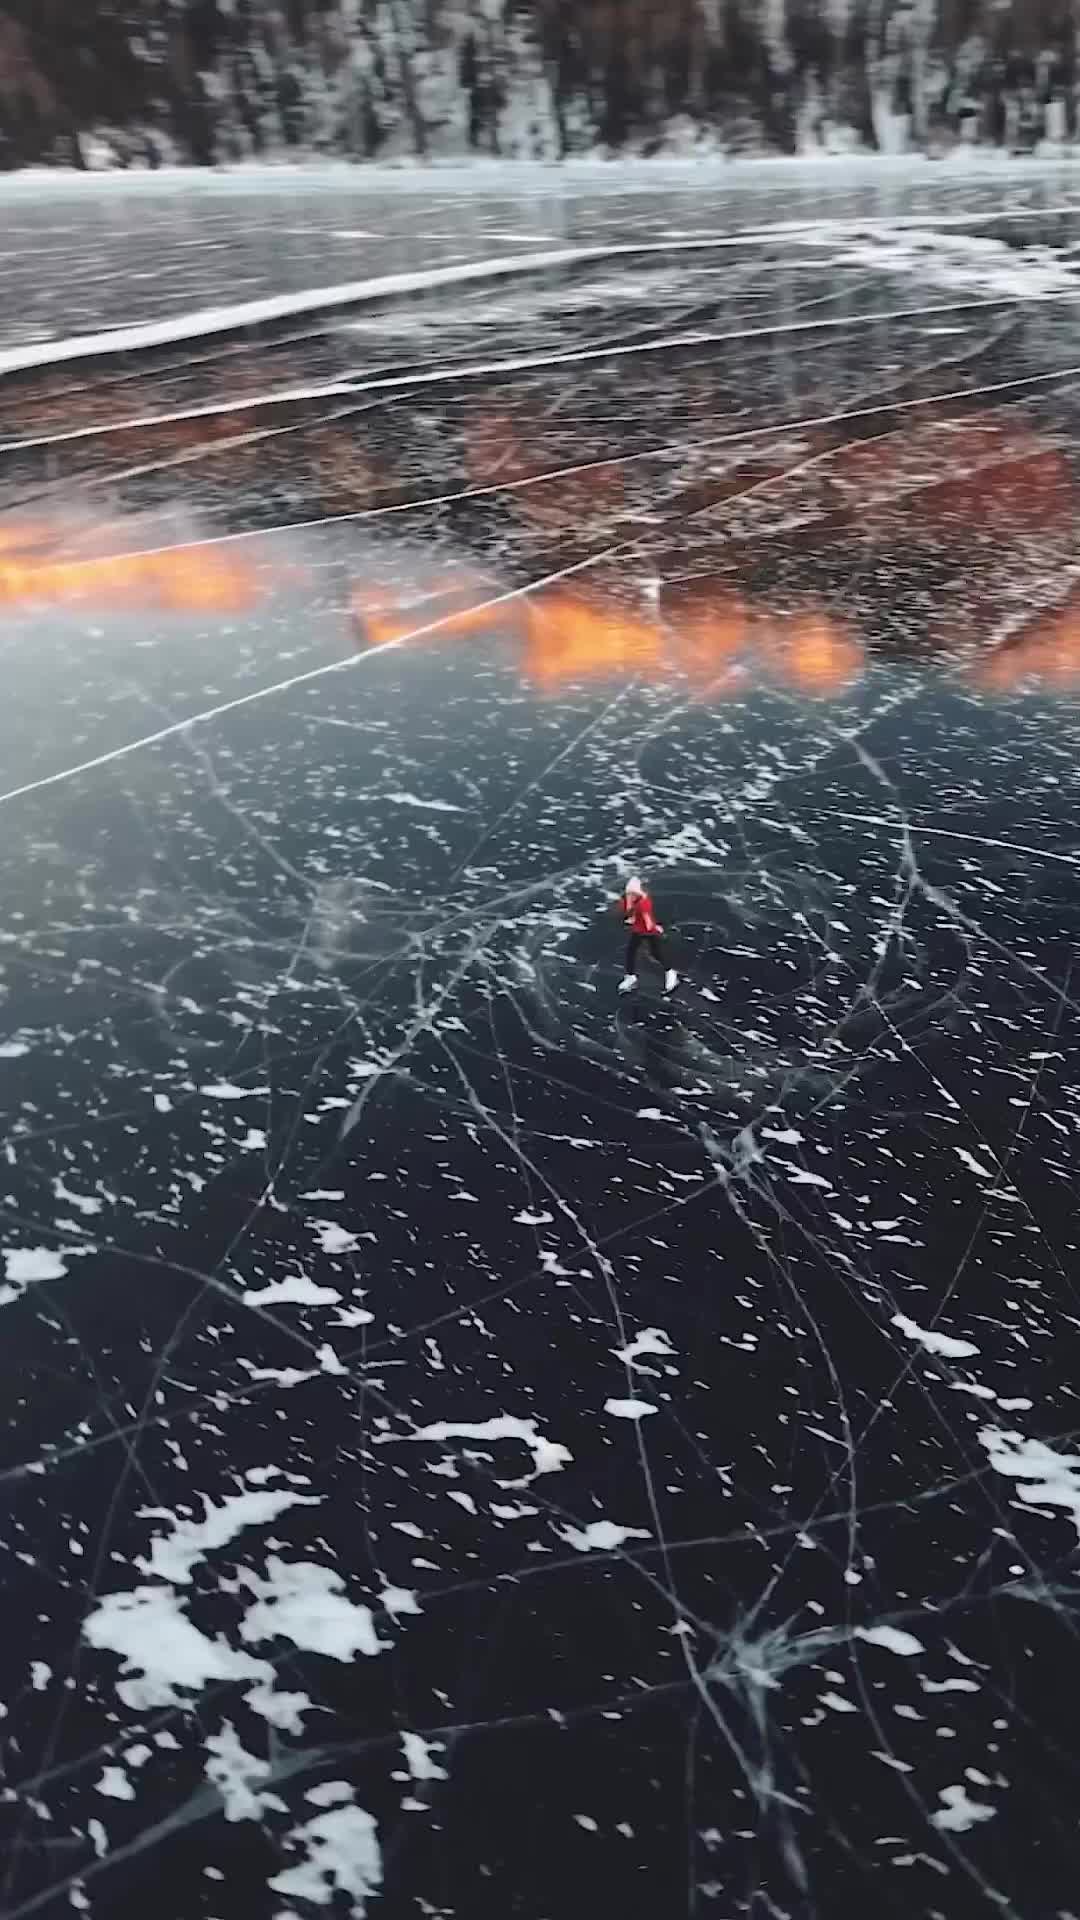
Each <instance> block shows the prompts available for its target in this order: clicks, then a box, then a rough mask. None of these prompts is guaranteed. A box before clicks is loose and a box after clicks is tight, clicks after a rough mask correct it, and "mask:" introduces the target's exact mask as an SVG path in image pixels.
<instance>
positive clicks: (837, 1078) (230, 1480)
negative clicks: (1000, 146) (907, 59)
mask: <svg viewBox="0 0 1080 1920" xmlns="http://www.w3.org/2000/svg"><path fill="white" fill-rule="evenodd" d="M510 178H511V181H512V184H513V186H514V188H515V191H514V194H513V197H511V196H510V195H509V194H508V193H507V192H506V191H505V190H504V189H500V192H499V193H496V192H494V191H493V190H492V188H491V185H490V184H489V182H490V176H484V175H479V176H478V177H477V178H475V179H474V180H473V181H471V182H470V183H469V184H468V185H466V184H465V183H464V182H463V181H462V180H461V179H460V178H459V177H457V176H449V177H443V176H441V175H439V174H435V175H433V176H432V177H431V179H430V181H421V180H420V179H419V177H418V176H415V175H403V176H400V178H399V179H398V180H397V181H395V183H394V184H393V185H389V184H386V183H385V182H381V181H379V180H378V179H376V180H374V181H372V180H368V179H366V178H365V177H364V176H359V177H358V178H356V177H352V176H350V177H349V178H348V179H347V180H346V181H343V180H342V178H341V177H340V176H335V177H334V178H332V179H318V178H316V179H304V180H300V181H295V180H292V179H289V180H288V182H287V183H283V182H282V181H280V180H279V179H277V178H271V179H270V180H268V181H265V182H264V181H254V180H252V179H250V178H243V177H242V178H239V179H235V178H234V179H229V178H225V179H220V178H214V179H209V180H206V181H200V182H199V184H198V187H197V188H196V189H195V190H194V191H192V190H191V187H190V183H187V184H185V183H183V182H180V181H175V180H156V179H152V178H146V179H140V180H138V181H129V180H123V181H119V180H108V181H104V182H96V181H86V180H78V181H74V182H71V183H63V182H47V183H44V184H42V183H41V182H33V181H15V182H14V183H12V186H11V189H10V191H9V190H8V188H7V186H6V185H5V194H6V195H7V196H8V213H9V219H8V222H7V223H6V225H5V240H4V244H5V246H6V247H7V248H8V249H9V258H8V260H6V261H5V279H4V285H5V292H6V294H7V298H6V300H5V303H4V309H3V314H2V323H3V324H2V330H0V331H2V338H3V344H4V345H5V347H6V348H7V349H8V350H9V351H15V350H16V349H20V348H30V347H32V346H36V347H37V348H39V349H41V352H40V355H39V357H40V359H41V362H42V364H40V365H39V366H37V367H36V368H31V369H27V370H24V371H22V372H19V373H17V374H11V373H9V374H8V376H7V378H6V379H5V380H4V381H3V382H2V383H0V409H2V417H0V435H2V443H3V444H2V451H3V467H2V470H0V512H2V515H3V519H2V522H0V659H2V661H3V664H4V668H5V677H4V686H5V699H4V702H3V704H2V705H0V814H2V820H0V824H2V826H3V828H4V829H5V830H4V832H3V834H2V836H0V871H2V876H3V896H4V902H5V911H4V916H3V920H2V922H0V1088H2V1106H3V1123H4V1132H3V1148H4V1161H3V1172H4V1180H3V1189H2V1191H3V1199H2V1206H3V1234H2V1239H0V1327H2V1329H3V1332H4V1334H5V1336H6V1338H5V1343H4V1356H5V1360H4V1377H5V1378H6V1379H7V1381H8V1386H7V1390H6V1392H5V1395H4V1402H3V1404H4V1407H5V1409H6V1417H5V1422H4V1425H3V1429H2V1431H3V1435H4V1441H3V1446H4V1457H3V1461H2V1463H0V1472H2V1474H3V1488H4V1500H5V1513H4V1522H3V1526H2V1527H0V1547H2V1549H3V1555H4V1559H3V1571H4V1576H5V1597H6V1602H7V1619H8V1622H9V1630H8V1632H7V1634H6V1635H5V1637H4V1642H3V1645H2V1647H0V1707H2V1708H3V1717H2V1718H0V1753H2V1755H3V1762H4V1772H3V1781H4V1793H3V1797H2V1804H0V1832H2V1835H3V1845H2V1846H0V1860H2V1865H0V1875H2V1881H3V1892H2V1895H0V1912H2V1913H4V1914H5V1915H6V1916H22V1915H30V1914H48V1915H50V1916H52V1915H54V1914H55V1915H57V1916H59V1915H61V1914H67V1913H69V1912H71V1911H72V1910H73V1909H74V1910H75V1911H78V1912H89V1913H91V1914H99V1915H101V1916H103V1917H104V1916H105V1915H108V1916H109V1920H121V1917H122V1920H128V1916H131V1917H132V1920H134V1916H136V1915H142V1914H144V1913H145V1911H146V1907H147V1902H148V1900H149V1901H152V1902H153V1905H154V1909H155V1912H156V1913H157V1914H159V1915H160V1917H161V1920H193V1917H194V1916H206V1917H207V1920H226V1916H229V1917H230V1920H231V1916H234V1915H236V1914H239V1913H241V1912H242V1913H244V1914H252V1915H257V1916H262V1915H266V1916H268V1920H270V1917H273V1920H292V1917H293V1916H300V1920H306V1916H308V1915H310V1914H313V1913H315V1912H317V1911H318V1910H319V1909H320V1908H323V1909H325V1908H330V1910H332V1911H341V1912H351V1913H353V1914H356V1915H364V1914H365V1913H366V1914H369V1915H370V1916H371V1920H380V1916H383V1915H385V1916H387V1917H388V1920H399V1916H401V1920H404V1917H405V1916H409V1917H410V1920H411V1917H412V1916H414V1915H416V1916H419V1915H445V1916H450V1915H454V1916H461V1920H506V1916H508V1915H511V1914H512V1915H515V1916H521V1920H553V1917H554V1916H559V1920H563V1917H564V1916H565V1917H567V1920H569V1917H571V1916H572V1917H573V1920H577V1916H579V1915H580V1916H582V1920H584V1917H585V1916H587V1915H592V1914H593V1913H594V1912H595V1911H596V1908H597V1906H598V1904H600V1903H602V1904H603V1906H604V1908H605V1909H607V1908H610V1909H611V1911H612V1912H619V1913H622V1914H625V1915H627V1916H637V1915H641V1916H643V1917H644V1916H646V1915H648V1916H650V1920H652V1916H659V1915H663V1916H671V1917H672V1920H675V1916H680V1917H681V1916H684V1915H685V1916H687V1920H690V1917H691V1916H693V1917H694V1920H700V1917H701V1916H704V1915H710V1914H716V1915H717V1916H718V1920H729V1916H735V1915H747V1916H754V1920H758V1916H763V1915H766V1914H768V1915H775V1916H791V1920H808V1917H809V1916H811V1915H815V1916H816V1915H820V1916H822V1920H837V1916H840V1915H842V1914H847V1913H849V1912H850V1913H857V1912H860V1911H862V1910H863V1909H864V1908H865V1907H867V1906H869V1904H870V1903H871V1902H872V1903H873V1907H874V1911H875V1912H881V1913H882V1914H887V1915H890V1916H896V1917H897V1920H901V1916H902V1917H903V1920H911V1917H912V1916H915V1915H926V1916H928V1920H929V1917H930V1916H937V1915H944V1916H947V1917H948V1920H964V1917H966V1916H967V1915H969V1914H970V1915H972V1916H975V1915H984V1914H988V1913H996V1914H998V1915H1000V1914H1009V1915H1014V1916H1023V1920H1029V1917H1030V1920H1034V1916H1036V1915H1037V1916H1039V1920H1042V1916H1044V1915H1045V1916H1050V1915H1058V1916H1066V1915H1068V1914H1069V1913H1070V1911H1071V1907H1072V1905H1074V1904H1075V1893H1074V1888H1075V1882H1076V1873H1077V1867H1078V1858H1077V1851H1078V1850H1077V1843H1076V1839H1075V1831H1074V1830H1075V1817H1074V1802H1075V1792H1074V1784H1075V1772H1076V1767H1077V1762H1078V1759H1080V1743H1078V1741H1077V1737H1076V1733H1075V1727H1074V1721H1075V1714H1074V1712H1073V1702H1072V1693H1071V1689H1070V1687H1069V1685H1068V1675H1069V1674H1070V1672H1071V1661H1072V1652H1073V1642H1074V1629H1075V1622H1076V1601H1077V1587H1076V1579H1075V1563H1076V1550H1077V1540H1078V1533H1080V1451H1078V1450H1077V1447H1076V1438H1075V1433H1076V1427H1077V1412H1076V1408H1077V1398H1076V1387H1075V1383H1074V1378H1073V1375H1074V1371H1075V1370H1074V1368H1073V1367H1072V1366H1071V1364H1070V1359H1071V1355H1072V1352H1073V1349H1074V1345H1075V1338H1076V1329H1077V1325H1078V1324H1080V1302H1078V1299H1077V1288H1076V1278H1075V1274H1076V1246H1077V1243H1076V1240H1075V1239H1074V1238H1073V1236H1074V1234H1075V1233H1076V1231H1077V1218H1076V1215H1077V1202H1076V1194H1077V1190H1078V1173H1080V1165H1078V1149H1077V1137H1078V1133H1080V1056H1078V1051H1077V1045H1078V1035H1077V1018H1076V1016H1077V981H1076V977H1075V958H1076V947H1077V939H1078V936H1080V889H1078V885H1077V881H1078V867H1080V833H1078V831H1077V811H1078V804H1080V599H1078V593H1080V569H1078V564H1077V554H1078V552H1080V490H1078V477H1080V476H1078V469H1077V461H1078V452H1080V412H1078V405H1077V395H1076V384H1077V374H1078V369H1080V328H1078V321H1077V302H1076V295H1077V286H1078V284H1080V282H1078V281H1077V279H1076V276H1075V272H1074V261H1075V259H1076V257H1077V247H1078V245H1080V213H1078V211H1077V210H1076V206H1075V202H1076V195H1077V189H1074V187H1073V185H1072V180H1073V175H1072V172H1071V170H1070V169H1069V168H1068V167H1066V166H1064V165H1063V166H1053V167H1050V166H1038V167H1033V166H1031V165H1030V164H1027V163H1025V164H1023V165H1017V166H1015V167H1010V166H1005V165H1002V164H1000V163H996V164H995V165H992V166H991V165H985V166H983V165H977V166H972V167H971V168H969V169H967V170H964V169H961V168H955V169H954V168H953V167H952V166H949V167H947V168H943V169H941V170H939V171H935V170H934V169H933V168H931V167H930V166H926V165H924V166H922V167H919V168H913V167H904V168H902V167H899V166H894V165H892V164H890V163H888V162H884V163H881V165H880V167H879V169H878V171H877V172H876V173H874V172H872V171H871V170H868V169H865V168H864V169H854V170H852V169H848V168H841V167H837V168H835V169H833V168H826V167H822V168H819V169H816V170H808V171H807V172H806V173H805V174H799V173H797V172H793V171H792V170H790V169H784V168H781V167H770V166H763V167H756V168H749V169H746V170H745V171H743V170H740V172H739V175H738V177H737V178H731V177H729V175H728V174H727V173H725V172H724V171H723V170H721V169H719V168H717V169H715V170H707V171H706V172H704V173H703V174H702V175H701V176H700V177H697V176H685V175H683V176H680V175H678V174H677V173H676V172H674V171H672V170H667V169H664V170H658V171H657V172H656V173H655V174H648V175H646V174H645V172H644V171H643V170H637V171H634V170H626V176H625V178H622V177H620V171H619V170H618V169H615V168H612V169H610V170H607V171H605V172H603V173H602V174H601V171H600V170H599V169H592V170H589V169H584V168H581V169H578V170H577V171H576V172H569V173H567V174H565V175H553V174H541V173H539V172H537V173H530V174H524V175H522V176H521V179H520V181H519V180H518V179H517V176H510ZM645 246H651V247H653V248H654V249H655V250H654V251H653V252H651V253H648V254H644V253H642V252H640V251H637V252H628V251H626V250H627V249H630V248H636V249H641V248H643V247H645ZM605 248H610V249H612V251H611V252H610V253H604V252H603V251H601V250H603V249H605ZM570 249H581V250H590V251H589V252H588V254H587V255H586V252H584V251H583V252H581V253H580V254H579V255H578V257H576V258H574V259H564V260H563V261H562V262H561V263H559V264H557V265H549V266H547V267H544V268H538V269H536V270H535V271H529V270H528V266H529V263H528V261H527V260H526V261H524V264H523V265H522V266H521V267H520V270H516V271H515V272H513V273H511V274H505V273H504V274H488V273H482V274H480V275H479V276H477V277H474V278H472V279H471V280H469V279H460V280H459V281H456V282H455V281H447V280H446V279H443V280H442V281H439V282H435V281H432V280H431V278H430V275H431V273H432V270H438V269H445V268H447V267H465V266H472V265H476V264H477V263H481V264H482V263H487V264H488V266H496V265H499V264H500V263H501V264H502V265H505V263H506V261H507V259H508V258H509V257H511V256H513V257H514V258H515V259H517V260H518V261H519V262H521V260H522V256H526V255H528V253H529V252H530V251H531V250H544V251H546V252H548V253H552V252H558V251H561V252H563V253H566V252H567V251H568V250H570ZM616 250H619V251H616ZM91 260H92V261H93V269H92V270H91V269H90V266H89V262H90V261H91ZM534 264H535V263H534ZM386 274H407V275H410V276H412V285H411V286H410V288H409V289H408V291H407V293H405V292H403V293H402V294H401V295H400V296H398V295H393V296H390V295H385V294H384V296H383V297H382V298H381V299H379V300H378V301H370V300H368V301H365V300H363V299H361V298H353V299H352V300H351V301H350V302H347V303H346V302H344V301H343V300H342V299H340V298H338V299H337V300H335V301H332V302H329V303H328V305H327V308H326V310H325V311H322V310H320V309H319V308H318V307H317V306H316V307H312V305H311V303H310V302H308V303H307V306H306V310H305V311H304V312H302V313H301V312H295V313H293V312H291V311H290V303H289V298H288V297H289V296H291V295H305V294H308V293H310V291H311V290H312V289H313V288H334V287H341V286H343V285H344V284H346V283H356V282H358V281H363V280H365V279H370V278H373V277H376V276H381V275H386ZM270 300H276V301H277V302H278V305H277V307H276V309H275V310H274V311H273V312H271V311H270V310H269V309H267V310H266V311H265V312H264V313H263V314H262V316H261V318H260V320H259V325H258V327H257V329H256V328H250V327H239V326H232V325H230V326H229V327H227V328H226V327H223V328H222V330H220V331H219V332H217V333H215V334H213V335H210V334H208V333H206V332H205V330H204V329H203V328H202V327H201V324H200V322H199V321H198V320H197V319H193V318H192V316H193V315H195V314H196V313H197V312H198V311H199V310H200V309H204V308H221V307H232V306H235V305H236V304H237V303H245V302H252V301H263V302H265V301H270ZM151 322H155V323H156V322H169V323H172V332H173V338H172V339H171V340H168V341H166V340H164V339H163V338H159V339H158V340H157V342H156V343H149V342H144V343H143V344H142V345H140V343H139V339H138V338H137V337H135V336H132V337H129V338H128V339H127V340H126V344H125V346H124V350H123V351H122V352H117V353H110V352H109V351H108V347H109V342H108V340H107V339H106V340H99V341H97V342H96V343H95V347H94V351H93V352H92V353H89V354H83V355H81V356H80V357H78V358H76V359H71V360H68V361H66V362H60V361H57V363H56V364H55V365H50V364H49V363H48V361H49V356H48V354H47V353H46V352H45V348H46V346H47V344H48V341H49V340H50V339H55V340H56V341H59V340H61V339H62V338H69V337H70V336H72V335H75V334H88V335H94V334H97V333H99V332H100V331H101V330H102V329H109V328H113V327H124V328H126V329H128V328H132V327H136V328H137V327H138V326H140V325H145V324H147V323H151ZM632 872H640V873H642V874H643V875H644V876H645V877H646V879H647V881H648V883H649V885H650V888H651V892H652V894H653V897H654V900H655V903H656V908H657V911H658V913H659V915H660V917H661V919H662V920H663V922H664V923H665V928H666V937H667V939H668V942H669V944H670V947H671V952H672V956H673V959H674V963H675V965H676V966H677V967H678V969H679V971H680V974H681V976H682V978H681V984H680V987H679V989H678V991H677V993H676V994H675V995H674V996H673V997H671V998H670V999H666V1000H665V999H662V998H661V997H660V993H659V985H660V982H659V978H658V976H656V975H655V974H654V973H653V972H652V971H651V970H650V969H648V968H647V967H646V968H644V969H643V972H642V978H641V981H640V986H639V989H638V991H637V993H636V994H635V995H627V996H625V997H622V998H620V997H619V996H618V994H617V992H616V988H617V985H618V981H619V977H620V974H621V972H622V967H623V940H624V935H623V930H622V928H621V926H620V924H619V922H618V919H617V918H613V917H612V916H611V915H610V914H609V913H607V912H605V908H606V907H607V906H608V905H609V904H610V901H611V899H612V897H613V896H614V895H615V894H616V893H617V892H618V891H619V889H620V887H621V885H622V883H623V881H624V880H625V879H626V877H627V875H628V874H629V873H632ZM1074 1075H1075V1076H1076V1077H1075V1078H1074V1077H1073V1076H1074ZM333 1902H337V1905H336V1906H334V1905H332V1903H333Z"/></svg>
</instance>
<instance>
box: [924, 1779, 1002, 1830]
mask: <svg viewBox="0 0 1080 1920" xmlns="http://www.w3.org/2000/svg"><path fill="white" fill-rule="evenodd" d="M941 1798H942V1799H943V1800H944V1802H945V1805H944V1806H943V1807H939V1808H938V1809H937V1812H936V1813H932V1814H931V1815H930V1824H931V1826H932V1827H937V1828H938V1829H939V1831H940V1832H942V1833H967V1832H968V1831H969V1829H970V1828H972V1827H977V1826H979V1825H981V1823H982V1822H983V1821H984V1820H992V1819H993V1818H994V1815H995V1813H996V1812H997V1808H996V1807H988V1806H987V1805H986V1803H985V1801H982V1800H970V1799H969V1798H968V1792H967V1788H966V1787H964V1786H955V1787H942V1789H941Z"/></svg>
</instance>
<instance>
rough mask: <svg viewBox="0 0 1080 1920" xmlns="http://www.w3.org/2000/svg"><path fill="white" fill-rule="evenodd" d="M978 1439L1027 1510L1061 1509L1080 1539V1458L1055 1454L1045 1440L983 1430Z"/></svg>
mask: <svg viewBox="0 0 1080 1920" xmlns="http://www.w3.org/2000/svg"><path fill="white" fill-rule="evenodd" d="M979 1439H980V1440H981V1441H982V1444H983V1446H984V1447H985V1448H986V1451H987V1453H988V1454H989V1456H990V1464H991V1466H992V1467H994V1468H995V1469H996V1470H997V1472H998V1473H1001V1474H1004V1475H1005V1476H1006V1478H1007V1479H1010V1480H1015V1481H1016V1482H1017V1487H1016V1491H1017V1494H1018V1495H1019V1497H1020V1499H1021V1500H1022V1501H1023V1503H1024V1505H1025V1506H1029V1507H1062V1508H1063V1509H1064V1510H1065V1512H1066V1513H1067V1514H1068V1515H1069V1516H1070V1518H1071V1520H1072V1523H1073V1525H1074V1527H1075V1528H1076V1531H1077V1535H1078V1537H1080V1454H1075V1453H1055V1452H1054V1449H1053V1448H1052V1447H1048V1446H1046V1444H1045V1443H1044V1442H1043V1441H1042V1440H1029V1439H1027V1438H1026V1437H1025V1435H1023V1434H1021V1433H1012V1432H1010V1431H1008V1430H1005V1431H999V1430H998V1429H997V1428H996V1427H983V1428H982V1430H981V1432H980V1434H979Z"/></svg>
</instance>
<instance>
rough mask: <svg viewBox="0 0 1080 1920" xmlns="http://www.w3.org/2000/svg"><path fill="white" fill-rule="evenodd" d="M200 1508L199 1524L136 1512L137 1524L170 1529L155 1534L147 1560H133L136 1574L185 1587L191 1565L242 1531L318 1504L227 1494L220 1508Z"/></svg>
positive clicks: (281, 1495) (155, 1511)
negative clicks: (165, 1523) (146, 1522)
mask: <svg viewBox="0 0 1080 1920" xmlns="http://www.w3.org/2000/svg"><path fill="white" fill-rule="evenodd" d="M203 1504H204V1506H205V1513H204V1516H203V1518H202V1519H201V1520H182V1519H180V1518H179V1516H178V1515H177V1514H175V1513H171V1512H170V1511H169V1509H168V1508H167V1507H143V1508H142V1509H141V1510H140V1514H139V1518H140V1519H141V1520H167V1521H168V1522H169V1525H170V1527H171V1528H172V1532H171V1533H168V1534H159V1536H158V1537H157V1539H156V1540H154V1541H153V1542H152V1543H151V1547H150V1557H149V1559H146V1558H145V1557H142V1556H140V1557H139V1558H138V1559H137V1560H136V1562H135V1565H136V1566H137V1567H138V1569H139V1572H140V1573H149V1574H156V1575H157V1576H158V1578H159V1579H161V1580H171V1581H172V1582H173V1583H174V1584H175V1585H177V1586H186V1585H187V1583H188V1582H189V1581H190V1579H191V1569H192V1567H193V1566H194V1565H195V1563H196V1562H197V1561H199V1560H201V1559H203V1557H204V1556H205V1555H206V1554H208V1553H213V1552H214V1551H215V1550H216V1549H217V1548H219V1547H224V1546H227V1545H228V1544H229V1542H230V1541H231V1540H235V1538H236V1536H237V1534H238V1533H242V1532H243V1531H244V1528H245V1527H262V1526H265V1525H266V1524H267V1522H268V1521H270V1520H276V1519H277V1517H278V1515H279V1514H280V1513H286V1512H287V1511H288V1509H289V1508H290V1507H317V1506H318V1504H319V1502H318V1499H317V1498H316V1497H315V1496H313V1495H308V1494H301V1493H288V1492H285V1491H284V1490H280V1489H279V1490H277V1491H274V1492H269V1491H268V1492H265V1493H251V1492H244V1493H234V1494H229V1495H228V1496H227V1497H226V1498H225V1499H224V1500H223V1501H222V1502H221V1504H220V1506H214V1505H213V1503H212V1502H211V1501H209V1500H205V1501H204V1503H203Z"/></svg>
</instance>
